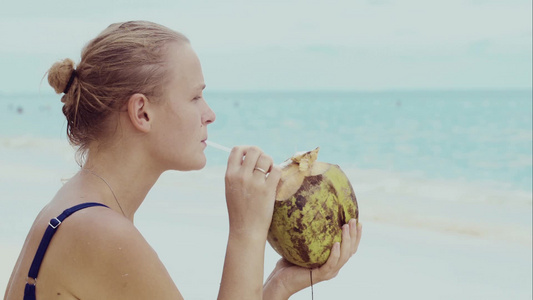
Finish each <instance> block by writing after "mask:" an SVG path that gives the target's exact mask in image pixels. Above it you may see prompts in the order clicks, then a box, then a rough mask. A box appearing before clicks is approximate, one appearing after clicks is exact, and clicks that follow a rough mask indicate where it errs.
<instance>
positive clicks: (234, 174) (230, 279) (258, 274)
mask: <svg viewBox="0 0 533 300" xmlns="http://www.w3.org/2000/svg"><path fill="white" fill-rule="evenodd" d="M280 177H281V170H280V169H279V167H274V166H273V163H272V158H270V157H269V156H268V155H265V154H264V153H263V152H262V151H261V150H260V149H259V148H257V147H235V148H233V149H232V151H231V154H230V156H229V159H228V168H227V171H226V203H227V205H228V214H229V225H230V228H229V232H230V233H229V238H228V247H227V250H226V259H225V262H224V270H223V272H222V281H221V283H220V292H219V295H218V299H220V300H223V299H231V300H237V299H261V298H262V287H263V270H264V261H265V257H264V255H265V245H266V238H267V234H268V228H269V227H270V222H271V221H272V213H273V211H274V201H275V197H276V187H277V185H278V182H279V179H280Z"/></svg>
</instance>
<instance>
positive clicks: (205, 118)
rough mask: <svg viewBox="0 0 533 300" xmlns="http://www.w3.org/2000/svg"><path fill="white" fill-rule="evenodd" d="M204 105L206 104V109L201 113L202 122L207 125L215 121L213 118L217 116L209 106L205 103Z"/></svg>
mask: <svg viewBox="0 0 533 300" xmlns="http://www.w3.org/2000/svg"><path fill="white" fill-rule="evenodd" d="M205 106H206V110H205V112H204V113H203V114H202V124H204V125H208V124H211V123H213V122H215V119H216V117H217V116H216V114H215V112H214V111H213V110H212V109H211V107H209V105H207V103H206V104H205Z"/></svg>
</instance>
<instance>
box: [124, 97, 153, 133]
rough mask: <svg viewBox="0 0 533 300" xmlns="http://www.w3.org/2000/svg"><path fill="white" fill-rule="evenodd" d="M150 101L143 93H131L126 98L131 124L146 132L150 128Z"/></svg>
mask: <svg viewBox="0 0 533 300" xmlns="http://www.w3.org/2000/svg"><path fill="white" fill-rule="evenodd" d="M149 106H150V103H149V102H148V98H146V96H145V95H143V94H133V95H132V96H131V97H130V99H129V100H128V116H129V117H130V121H131V124H132V125H133V127H135V128H136V129H137V130H139V131H141V132H148V131H150V129H151V128H152V124H151V113H150V112H149V110H150V108H149Z"/></svg>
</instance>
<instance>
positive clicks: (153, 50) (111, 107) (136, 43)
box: [48, 21, 189, 157]
mask: <svg viewBox="0 0 533 300" xmlns="http://www.w3.org/2000/svg"><path fill="white" fill-rule="evenodd" d="M188 42H189V40H188V39H187V38H186V37H185V36H184V35H182V34H181V33H179V32H176V31H174V30H171V29H169V28H167V27H165V26H162V25H159V24H156V23H152V22H148V21H130V22H125V23H116V24H112V25H110V26H109V27H107V28H106V29H105V30H104V31H102V32H101V33H100V34H99V35H98V36H97V37H96V38H94V39H93V40H92V41H90V42H89V43H88V44H87V45H86V46H85V48H84V49H83V51H82V54H81V61H80V63H79V64H78V66H77V67H75V65H74V62H73V61H72V60H71V59H68V58H67V59H64V60H63V61H60V62H56V63H55V64H53V65H52V67H51V68H50V69H49V71H48V83H49V84H50V85H51V86H52V87H53V88H54V90H55V91H56V93H58V94H60V93H63V92H65V94H64V95H63V97H62V98H61V102H63V103H64V105H63V114H64V115H65V117H66V119H67V136H68V139H69V141H70V143H71V144H72V145H75V146H78V147H79V148H78V155H80V156H82V157H83V156H84V155H86V152H87V150H88V146H89V144H90V143H91V142H92V141H94V140H97V139H99V138H100V137H101V136H102V134H103V133H104V129H105V128H106V123H107V122H106V121H108V116H109V115H110V114H111V113H112V112H116V111H118V110H119V109H120V108H121V107H123V106H124V104H125V103H126V101H127V100H128V99H129V97H130V96H131V95H133V94H135V93H142V94H144V95H146V96H147V97H148V99H156V98H157V97H159V96H161V95H162V92H163V86H164V85H165V83H166V82H167V80H168V78H169V76H168V73H169V70H168V68H167V66H166V62H167V52H168V51H167V49H168V46H169V44H171V43H188ZM69 81H70V83H71V84H70V85H69ZM67 85H68V88H67Z"/></svg>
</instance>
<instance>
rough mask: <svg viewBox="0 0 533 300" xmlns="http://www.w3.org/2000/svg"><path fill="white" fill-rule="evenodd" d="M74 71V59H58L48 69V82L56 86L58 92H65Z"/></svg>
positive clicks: (53, 86)
mask: <svg viewBox="0 0 533 300" xmlns="http://www.w3.org/2000/svg"><path fill="white" fill-rule="evenodd" d="M73 71H74V61H72V60H71V59H70V58H66V59H64V60H62V61H58V62H56V63H54V64H53V65H52V67H50V69H49V70H48V83H49V84H50V86H51V87H52V88H54V90H55V91H56V93H58V94H61V93H63V91H64V90H65V88H66V87H67V84H68V81H69V79H70V76H71V75H72V72H73Z"/></svg>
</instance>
